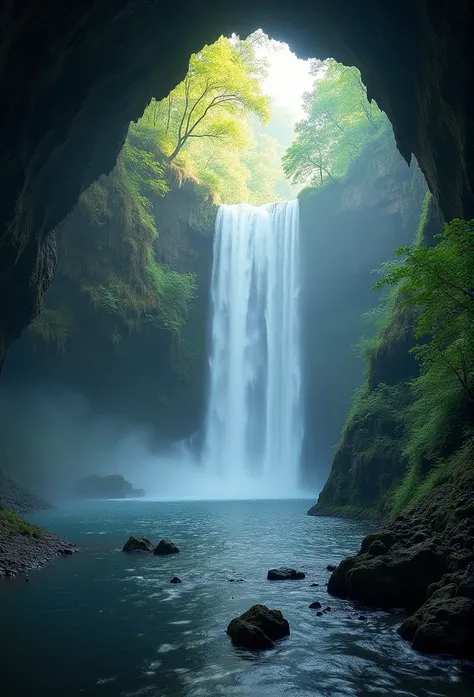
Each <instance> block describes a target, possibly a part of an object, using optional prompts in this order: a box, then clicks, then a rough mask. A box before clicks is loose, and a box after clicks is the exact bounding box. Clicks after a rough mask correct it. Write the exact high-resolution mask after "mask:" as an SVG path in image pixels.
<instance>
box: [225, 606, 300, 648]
mask: <svg viewBox="0 0 474 697" xmlns="http://www.w3.org/2000/svg"><path fill="white" fill-rule="evenodd" d="M289 633H290V625H289V624H288V621H287V620H286V619H285V618H284V617H283V615H282V613H281V612H280V610H271V609H270V608H268V607H267V606H266V605H253V606H252V607H251V608H250V609H249V610H247V612H244V613H243V615H240V617H236V618H234V619H233V620H232V622H230V624H229V626H228V627H227V634H228V635H229V636H230V638H231V639H232V643H233V644H235V645H236V646H242V647H244V648H246V649H250V650H252V651H258V650H265V649H271V648H273V646H274V645H275V644H274V642H275V641H277V640H278V639H282V638H283V637H285V636H288V635H289Z"/></svg>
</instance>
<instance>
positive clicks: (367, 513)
mask: <svg viewBox="0 0 474 697" xmlns="http://www.w3.org/2000/svg"><path fill="white" fill-rule="evenodd" d="M314 514H315V515H316V514H317V515H321V516H328V517H333V518H338V517H340V518H351V519H353V520H377V519H378V518H380V512H379V511H378V510H377V508H375V507H373V508H364V507H362V506H349V505H348V506H319V505H318V506H317V507H315V509H314Z"/></svg>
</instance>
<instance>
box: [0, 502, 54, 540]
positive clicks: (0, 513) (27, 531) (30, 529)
mask: <svg viewBox="0 0 474 697" xmlns="http://www.w3.org/2000/svg"><path fill="white" fill-rule="evenodd" d="M0 525H5V526H6V527H7V528H9V529H11V530H12V531H13V532H17V533H20V534H21V535H27V536H29V537H35V538H39V537H44V536H45V535H46V534H47V533H46V530H44V529H43V528H41V527H40V526H39V525H33V524H32V523H28V522H27V521H26V520H25V519H24V518H22V517H21V516H19V515H18V513H15V512H14V511H10V510H9V509H7V508H0Z"/></svg>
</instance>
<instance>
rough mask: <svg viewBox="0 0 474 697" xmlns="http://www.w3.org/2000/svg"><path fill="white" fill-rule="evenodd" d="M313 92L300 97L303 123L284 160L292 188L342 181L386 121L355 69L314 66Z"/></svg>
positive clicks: (332, 63) (316, 63) (336, 65)
mask: <svg viewBox="0 0 474 697" xmlns="http://www.w3.org/2000/svg"><path fill="white" fill-rule="evenodd" d="M312 72H313V74H314V75H315V78H316V79H315V81H314V85H313V89H312V90H311V91H310V92H307V93H306V94H305V95H304V102H303V108H304V112H305V118H304V119H303V120H302V121H300V122H299V123H297V124H296V127H295V132H296V138H295V140H294V141H293V143H292V144H291V146H290V147H289V148H288V150H287V151H286V153H285V155H284V157H283V168H284V171H285V174H286V175H287V176H288V177H289V178H291V179H292V181H293V182H294V183H302V184H308V185H312V186H319V185H321V184H323V183H325V182H326V181H327V180H330V179H338V178H341V177H344V176H345V174H346V173H347V171H348V168H349V166H350V164H351V162H352V161H353V160H354V159H355V158H356V157H357V156H358V155H359V154H360V153H361V151H362V149H363V148H364V147H365V145H366V144H367V142H368V141H369V140H370V139H371V138H374V137H376V136H377V135H378V133H379V132H380V130H381V129H382V128H384V127H387V126H388V120H387V118H386V116H385V115H384V114H383V112H381V111H380V109H379V108H378V106H377V105H376V104H375V102H369V101H368V99H367V90H366V88H365V85H364V83H363V82H362V80H361V76H360V72H359V71H358V69H357V68H354V67H346V66H343V65H341V64H340V63H337V62H336V61H334V60H329V61H325V62H324V63H321V62H320V61H314V62H313V66H312Z"/></svg>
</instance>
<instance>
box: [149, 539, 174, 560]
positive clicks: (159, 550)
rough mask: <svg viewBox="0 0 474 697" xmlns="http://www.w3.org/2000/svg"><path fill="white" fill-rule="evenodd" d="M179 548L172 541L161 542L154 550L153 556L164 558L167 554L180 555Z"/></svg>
mask: <svg viewBox="0 0 474 697" xmlns="http://www.w3.org/2000/svg"><path fill="white" fill-rule="evenodd" d="M178 552H179V548H178V547H177V546H176V545H175V543H174V542H172V541H171V540H160V541H159V542H158V544H157V546H156V547H155V549H154V550H153V554H156V555H158V556H163V555H165V554H178Z"/></svg>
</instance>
